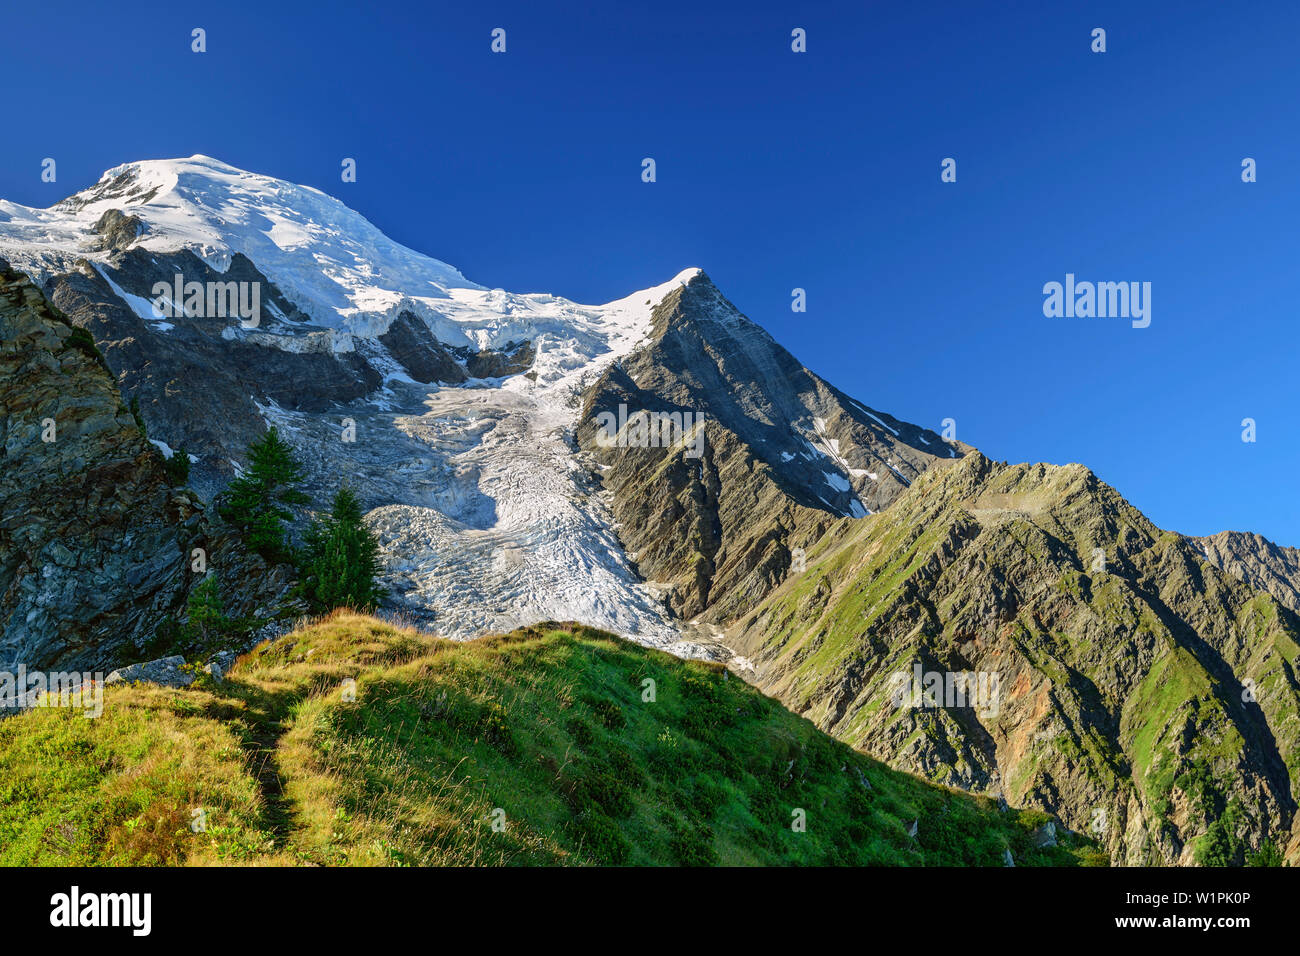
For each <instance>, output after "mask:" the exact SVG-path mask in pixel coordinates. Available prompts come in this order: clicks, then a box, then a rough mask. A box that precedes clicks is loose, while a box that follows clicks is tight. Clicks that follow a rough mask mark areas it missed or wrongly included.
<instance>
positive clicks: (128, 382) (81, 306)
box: [45, 249, 382, 499]
mask: <svg viewBox="0 0 1300 956" xmlns="http://www.w3.org/2000/svg"><path fill="white" fill-rule="evenodd" d="M178 274H179V275H182V276H184V278H185V280H186V281H194V282H202V283H207V282H223V283H224V282H248V283H254V282H255V283H259V285H260V296H261V304H262V309H263V318H262V321H261V323H260V324H259V327H258V329H256V330H252V331H250V332H248V333H246V334H244V336H243V337H242V338H241V339H238V340H230V339H229V338H226V337H223V333H224V335H225V336H229V334H230V333H229V332H227V331H226V330H227V329H228V328H229V327H230V326H231V324H232V320H231V319H230V318H221V317H202V318H198V317H186V316H181V317H176V318H167V319H165V320H153V319H151V318H142V317H141V316H140V315H138V314H137V313H136V311H134V310H133V309H131V308H129V307H128V305H127V303H126V302H125V301H124V300H123V298H122V296H121V295H119V294H118V291H117V289H114V288H113V287H112V285H110V283H109V280H110V279H111V280H112V282H113V283H114V284H116V285H117V287H118V289H120V290H122V291H123V292H125V293H127V294H128V295H135V296H139V297H140V299H142V300H149V301H151V300H152V298H153V295H152V291H153V288H154V284H155V283H157V282H165V283H168V284H171V283H172V282H173V281H174V277H175V276H176V275H178ZM45 291H46V293H47V295H48V296H49V297H50V300H51V301H52V302H53V303H54V304H55V305H56V306H57V307H58V308H59V309H60V310H61V311H62V312H64V313H65V314H66V315H67V316H68V318H69V320H70V321H71V322H72V323H73V324H74V325H76V326H79V327H82V328H85V329H87V330H88V331H89V332H90V333H91V334H92V335H93V336H94V338H95V341H96V342H97V343H99V347H100V349H101V351H102V352H103V354H104V357H105V360H106V361H107V363H108V366H109V368H110V369H112V370H113V372H114V374H115V375H116V377H117V379H118V384H119V387H120V388H121V390H122V393H123V394H124V395H126V396H128V397H131V398H136V399H138V400H139V402H140V412H141V415H142V417H143V418H144V420H145V422H146V424H147V425H148V428H149V437H151V438H156V439H158V440H160V441H163V442H166V443H167V444H168V445H169V446H171V447H172V448H178V447H180V446H181V445H185V446H186V450H187V451H188V453H189V454H190V455H192V456H195V457H197V458H198V461H197V462H196V463H195V464H194V466H193V468H192V470H191V474H190V485H191V487H193V488H194V489H195V490H196V491H198V492H199V493H200V494H201V495H202V496H203V497H205V498H209V499H210V498H211V496H212V495H213V494H215V493H216V491H218V490H219V489H220V488H221V487H223V486H224V485H225V483H226V482H227V481H229V480H230V478H232V477H234V466H233V464H232V460H233V461H238V460H241V459H242V456H243V452H244V449H245V448H247V447H248V445H249V444H250V443H251V442H252V441H254V440H255V439H257V438H258V437H259V436H260V435H261V433H262V432H263V431H264V430H265V424H264V422H263V420H262V417H261V415H260V414H259V413H258V409H257V406H256V404H255V403H261V404H263V405H266V404H269V403H272V402H274V403H275V404H278V405H280V406H281V407H283V408H290V409H303V410H307V411H323V410H325V409H327V408H329V407H331V406H332V405H333V404H334V403H337V402H345V401H349V400H351V399H353V398H357V397H360V396H362V395H364V394H366V393H368V392H370V391H372V390H373V389H375V388H377V387H378V386H379V385H380V383H381V381H382V379H381V377H380V375H379V373H378V372H376V371H375V370H374V369H373V368H372V367H371V366H370V365H369V364H368V363H367V362H366V361H365V360H364V358H363V357H362V356H360V355H358V354H357V353H355V352H343V353H335V352H334V351H333V349H332V348H331V342H330V340H329V333H328V332H321V333H319V335H318V336H317V338H318V339H319V345H317V344H316V342H315V340H313V339H311V338H309V339H308V344H307V345H306V346H304V347H302V350H301V351H292V352H291V351H286V350H283V349H280V348H274V347H268V345H265V344H263V341H265V340H264V339H262V338H259V337H261V336H265V337H267V338H268V339H269V338H271V337H273V336H274V335H275V333H276V332H277V330H278V329H279V328H280V327H282V326H284V325H288V324H292V325H294V327H295V328H301V327H302V326H303V321H302V320H305V316H302V314H301V313H299V312H297V311H296V310H295V309H294V308H293V306H292V305H291V304H290V303H289V302H288V300H286V299H285V298H284V297H283V296H282V295H280V294H279V292H278V291H277V290H276V289H275V287H274V285H272V284H271V283H270V282H269V281H268V280H267V279H266V278H265V277H264V276H262V275H261V273H260V272H258V271H257V270H256V268H255V267H254V266H253V265H252V264H251V263H250V262H249V261H248V260H247V259H245V258H244V257H243V256H238V255H237V256H235V257H234V259H233V261H232V262H231V266H230V269H229V270H228V271H227V272H225V273H217V272H215V271H214V270H212V269H210V268H209V267H208V266H207V264H205V263H204V262H203V261H202V260H200V259H199V258H197V257H196V256H194V255H193V254H192V253H190V252H188V251H186V252H180V253H176V254H173V255H160V254H152V253H147V252H143V251H141V250H138V249H136V250H130V251H128V252H126V253H125V254H123V255H121V256H119V257H117V258H115V260H114V265H113V266H103V267H100V268H95V267H92V266H90V265H88V264H85V263H83V264H82V265H81V267H80V268H79V269H78V270H77V271H73V272H68V273H64V274H61V275H57V276H55V277H53V278H52V279H50V280H49V282H47V284H46V289H45ZM272 310H275V312H278V313H279V314H280V315H282V316H285V318H284V319H278V318H272V316H273V315H274V314H275V312H273V311H272Z"/></svg>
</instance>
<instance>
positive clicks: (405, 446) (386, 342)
mask: <svg viewBox="0 0 1300 956" xmlns="http://www.w3.org/2000/svg"><path fill="white" fill-rule="evenodd" d="M0 258H3V259H7V260H8V261H9V262H10V263H11V264H12V265H13V266H14V267H15V268H18V269H20V270H22V271H25V272H27V273H28V274H29V275H30V276H32V277H33V279H34V280H35V281H36V282H37V283H39V284H40V285H41V286H42V289H43V291H44V292H45V294H46V295H47V296H48V298H49V299H50V300H51V301H52V302H53V303H54V304H55V305H56V306H58V307H59V308H60V309H62V310H63V311H64V312H65V313H66V314H67V315H68V316H69V317H70V318H71V319H72V321H73V322H74V324H77V325H80V326H83V327H85V328H87V329H88V330H89V331H90V332H91V333H92V335H93V336H94V338H95V340H96V342H97V343H98V345H99V347H100V349H101V350H102V351H103V353H104V355H105V357H106V359H107V362H108V364H109V367H110V368H111V369H112V371H113V372H114V373H115V374H116V375H117V377H118V382H119V386H120V387H121V389H122V391H123V394H124V395H125V396H127V397H129V398H135V399H138V400H139V404H140V410H141V414H142V415H143V418H144V421H145V422H146V424H147V425H148V427H149V435H150V438H151V439H153V440H154V441H155V444H156V445H158V447H160V448H161V449H163V450H164V452H165V453H170V452H171V451H172V450H174V449H178V448H181V447H182V446H184V447H185V449H186V451H187V453H188V454H190V455H191V456H192V458H193V460H194V466H193V470H192V473H191V484H192V486H193V487H194V488H195V489H196V490H198V491H199V492H200V493H201V494H203V495H204V496H206V497H209V498H210V497H211V496H212V495H214V494H216V493H217V492H218V491H219V490H220V488H221V487H222V486H223V485H224V483H225V482H226V481H227V480H229V478H230V477H232V476H233V475H234V474H237V473H238V471H239V468H240V461H241V456H242V454H243V452H244V449H245V448H246V447H247V445H248V443H249V442H250V441H251V440H252V439H253V438H255V437H256V436H257V435H258V434H260V432H261V431H262V430H263V429H264V428H265V427H266V426H267V424H275V425H277V426H279V427H280V428H281V430H282V431H283V432H284V433H285V434H286V435H287V436H288V437H289V440H290V441H291V442H292V443H293V444H294V445H295V446H296V447H297V449H298V451H299V453H300V456H301V457H302V459H303V460H304V461H305V462H306V464H307V467H308V471H309V486H310V487H309V490H310V491H312V492H314V493H315V497H316V498H317V500H322V501H323V500H325V499H326V498H327V497H328V495H329V494H330V493H331V492H332V491H333V490H334V489H335V488H336V487H337V486H338V485H339V483H340V482H342V481H344V480H346V481H347V482H348V483H349V484H351V485H352V486H353V487H354V488H356V489H357V490H358V492H359V493H360V494H361V495H362V498H363V501H364V502H365V504H366V505H367V507H368V509H369V521H370V522H371V524H372V526H373V527H374V528H375V530H376V531H377V532H378V534H379V536H380V538H381V541H382V543H383V546H384V552H385V559H386V568H387V575H386V578H387V580H386V584H387V585H388V586H389V588H390V590H391V593H392V595H393V599H392V600H393V605H394V609H396V610H399V611H402V612H404V613H406V614H408V615H410V616H412V617H415V618H417V619H420V620H423V621H425V622H427V623H429V625H430V626H432V627H434V628H436V629H437V630H438V631H440V632H441V633H444V634H447V635H448V636H459V637H468V636H472V635H475V634H478V633H482V632H484V631H488V630H500V629H508V628H511V627H515V626H518V625H521V624H530V623H533V622H536V621H537V620H542V619H576V620H580V621H583V622H585V623H588V624H592V625H596V626H599V627H604V628H607V629H610V630H614V631H617V632H619V633H622V634H625V635H627V636H631V637H635V638H638V639H640V640H643V641H645V642H647V643H653V644H657V645H671V644H678V645H679V646H678V648H677V649H678V650H681V651H684V652H697V653H700V652H704V651H703V649H702V648H698V647H697V648H694V649H691V648H687V647H683V646H681V645H680V644H679V642H680V641H681V640H682V637H683V634H684V632H685V631H686V630H689V629H688V628H684V626H683V621H682V617H683V616H691V615H693V614H694V613H696V612H698V611H699V610H700V609H702V608H703V607H704V606H707V605H708V604H709V601H707V600H704V601H703V602H701V601H699V600H695V599H688V600H682V599H681V598H680V596H678V597H674V594H675V592H678V591H680V590H681V589H682V588H683V587H684V586H685V587H686V588H687V590H692V589H694V588H695V587H696V585H694V584H684V582H683V581H681V580H679V578H680V574H679V573H678V571H679V569H678V568H676V564H677V563H678V558H680V556H681V555H680V554H679V553H678V552H684V553H694V552H696V551H701V552H703V553H706V554H708V555H709V560H710V561H711V562H723V563H725V562H726V560H727V556H728V554H729V552H730V551H731V550H736V549H740V550H744V551H746V552H747V553H748V551H749V550H751V547H750V546H751V544H752V542H751V541H750V531H751V530H752V529H750V528H749V527H748V524H747V522H746V521H742V520H739V519H740V517H741V516H742V515H743V514H744V512H745V510H746V509H745V496H746V495H751V494H757V492H756V491H755V490H754V489H753V488H750V487H748V486H742V485H737V486H736V488H737V492H736V494H737V496H738V497H737V499H736V505H735V507H736V508H737V509H738V510H737V511H736V512H735V514H731V513H727V514H725V515H719V514H711V515H710V516H709V517H708V520H707V521H706V522H705V524H707V525H709V529H708V531H707V535H706V537H708V539H709V540H708V541H707V543H701V542H700V541H697V540H696V537H698V534H697V532H700V529H701V527H702V526H700V527H695V529H694V530H692V525H690V524H689V523H686V524H683V525H682V526H681V527H680V528H677V529H673V528H671V527H649V526H647V524H646V522H645V521H644V520H643V519H644V517H645V516H644V515H641V516H640V517H637V512H636V510H635V508H633V509H629V508H628V506H627V505H628V502H627V500H626V495H627V494H628V493H629V492H630V491H631V489H632V488H633V487H636V485H637V483H636V482H632V483H629V482H628V480H627V474H626V468H625V467H621V466H620V463H621V462H630V461H638V462H640V464H642V465H644V464H646V461H645V460H644V458H645V455H646V454H649V455H650V456H651V457H652V458H656V459H658V458H664V459H665V460H666V459H670V458H673V457H674V456H675V455H677V453H678V452H680V451H681V449H680V448H679V449H677V450H674V449H672V448H660V447H650V448H640V449H638V448H632V449H623V448H613V449H610V448H594V447H593V446H592V444H591V442H590V440H587V441H586V442H585V443H584V448H585V450H580V448H579V442H578V435H579V432H580V431H581V430H582V429H583V428H584V427H585V426H589V425H590V420H591V418H592V416H594V415H595V414H597V413H598V411H599V410H601V409H602V408H604V407H605V404H608V402H609V401H611V400H613V399H615V398H617V397H619V396H622V397H624V398H628V399H630V400H633V401H635V402H636V403H639V404H638V407H639V408H642V409H650V408H652V407H659V406H660V405H663V404H664V403H665V402H667V403H669V404H673V405H674V406H675V407H685V408H688V409H690V408H694V409H696V410H698V412H699V413H700V414H702V415H703V416H704V417H705V422H704V425H703V429H704V435H705V436H706V437H707V438H708V440H709V441H710V442H713V441H714V440H715V438H716V440H718V441H720V442H721V443H722V445H721V446H720V447H725V448H726V449H727V450H728V451H729V453H730V452H733V451H735V450H736V449H739V450H740V452H741V453H742V456H743V457H745V458H746V459H747V460H751V459H752V460H753V461H756V462H761V463H762V465H763V469H764V474H767V475H770V476H771V478H772V484H771V488H767V487H766V486H765V487H764V490H763V495H764V496H765V497H771V503H773V504H774V505H775V506H776V507H775V510H774V511H771V512H770V513H769V514H768V515H767V517H769V518H770V517H772V516H773V515H776V514H780V513H784V511H783V509H786V508H787V507H788V508H794V509H796V510H797V512H798V513H799V514H800V515H813V516H814V517H815V518H816V521H817V522H824V521H829V520H832V519H835V518H838V517H841V516H844V517H863V516H865V515H867V514H868V513H870V512H871V511H873V510H875V509H876V508H878V507H880V506H882V505H883V504H885V503H887V502H888V501H889V500H891V499H892V497H893V496H894V495H896V494H897V493H898V492H899V491H900V490H901V489H902V488H903V487H905V485H906V482H907V481H909V480H910V478H911V477H913V476H915V475H916V474H918V473H919V472H920V471H921V470H923V469H924V468H925V467H927V465H928V462H929V461H930V460H932V459H934V458H936V457H951V456H952V455H954V454H956V453H957V452H956V451H955V450H953V448H951V447H950V446H948V445H946V444H945V443H943V442H942V440H941V439H940V438H939V436H937V435H935V434H934V433H933V432H929V431H927V430H924V429H918V428H916V427H915V426H911V425H907V424H906V423H902V422H899V421H897V420H895V419H892V417H890V416H886V415H884V413H877V412H873V411H871V410H869V409H867V408H866V407H865V406H863V405H861V404H859V403H856V402H852V401H851V400H849V399H847V398H846V397H845V396H842V395H841V394H840V393H838V392H836V391H835V390H834V389H833V388H831V387H830V386H828V385H827V384H826V383H824V382H822V381H821V380H820V379H818V378H817V377H816V376H814V375H812V373H810V372H808V371H807V370H806V369H804V368H803V367H802V366H801V365H799V364H798V362H797V361H796V360H794V358H793V357H792V356H790V354H789V353H788V352H786V351H785V350H784V349H782V348H781V347H780V346H779V345H777V344H776V343H775V342H774V341H772V339H771V337H770V336H768V335H767V334H766V333H765V332H763V331H762V330H761V329H759V328H758V327H757V326H755V325H754V324H753V323H751V322H750V321H749V320H748V319H746V318H745V317H744V316H743V315H741V314H740V312H739V311H737V310H736V309H735V307H734V306H732V305H731V304H730V303H729V302H727V301H726V299H725V298H724V297H723V296H722V295H721V293H720V292H718V291H717V289H716V288H715V287H714V286H713V284H712V283H711V282H710V281H709V280H708V278H707V277H706V276H704V275H703V274H702V273H701V272H700V271H699V270H698V269H689V270H686V271H684V272H682V273H680V274H679V275H677V276H675V277H673V278H672V279H669V280H668V281H667V282H662V283H659V284H656V285H651V286H650V287H649V288H646V289H643V290H641V291H638V292H635V293H633V294H631V295H629V296H626V297H625V298H622V299H620V300H617V301H614V302H609V303H605V304H602V305H583V304H579V303H575V302H572V301H569V300H567V299H564V298H561V297H559V296H555V295H551V294H515V293H510V292H506V291H504V290H501V289H491V288H487V287H485V286H483V285H479V284H477V283H475V282H472V281H470V280H468V279H466V278H465V277H464V276H463V275H462V274H461V273H460V272H459V271H458V270H456V269H455V268H454V267H452V266H450V265H448V264H446V263H444V262H441V261H439V260H436V259H432V258H430V257H428V256H425V255H422V254H420V253H418V252H414V251H412V250H410V249H407V248H405V247H403V246H401V245H399V244H397V243H395V242H393V241H392V240H390V239H388V238H387V237H385V236H384V235H383V234H382V233H380V232H379V230H377V229H376V228H375V227H374V226H373V225H372V224H370V223H369V222H367V221H366V220H365V218H364V217H362V216H361V215H359V214H358V213H356V212H354V211H352V210H350V209H348V208H347V207H346V206H344V205H343V204H341V203H340V202H338V201H337V200H335V199H333V198H331V197H329V196H326V195H325V194H323V193H321V192H320V191H318V190H315V189H311V188H309V187H304V186H296V185H293V184H290V183H286V182H283V181H280V180H277V179H273V178H270V177H267V176H262V175H257V174H253V173H248V172H244V171H242V170H239V169H236V168H234V167H231V166H228V165H226V164H224V163H221V162H219V161H217V160H214V159H211V158H208V157H204V156H193V157H190V158H189V159H178V160H157V161H147V162H137V163H129V164H126V165H123V166H119V167H116V168H114V169H111V170H109V171H108V172H106V173H105V174H104V175H103V177H102V178H101V179H100V181H99V182H98V183H97V184H95V185H94V186H92V187H90V188H89V189H86V190H84V191H82V192H79V193H77V194H75V195H74V196H72V197H70V198H68V199H66V200H64V201H63V202H60V203H58V204H57V205H55V206H53V207H51V208H49V209H44V210H37V209H29V208H27V207H23V206H18V205H15V204H13V203H8V202H0ZM177 276H180V277H182V278H183V281H184V282H185V283H190V282H197V283H200V284H202V285H206V286H209V287H210V286H211V285H213V284H226V283H245V284H254V285H256V286H257V288H258V290H259V293H258V294H259V300H260V303H261V310H260V316H258V318H257V319H256V320H255V321H253V322H248V321H241V318H240V317H239V316H238V315H233V314H212V312H211V309H208V310H204V309H203V308H202V304H203V303H202V299H201V297H200V299H199V300H197V305H196V306H192V305H191V303H190V302H189V300H188V299H186V301H185V302H173V300H175V299H180V298H182V296H181V295H179V294H178V295H173V296H170V297H167V296H164V297H163V299H161V300H160V299H159V297H158V296H157V289H158V287H159V284H160V283H161V284H162V285H163V286H165V287H168V288H170V287H171V284H172V283H173V282H174V281H175V280H176V277H177ZM160 304H161V305H163V306H174V307H175V308H173V309H172V310H171V311H168V312H166V313H165V314H164V312H161V311H160V309H159V306H160ZM890 422H892V424H890ZM623 452H626V454H623ZM716 461H717V459H716V456H715V454H714V453H713V452H709V453H708V454H707V455H705V456H704V460H703V462H701V463H697V464H698V465H699V466H700V467H703V468H705V469H708V468H710V467H713V466H714V464H716ZM654 471H655V469H654V468H653V467H651V468H649V469H648V470H647V471H646V472H645V474H646V475H651V474H653V473H654ZM697 471H698V468H697ZM602 472H606V473H608V478H609V479H610V480H609V481H602V479H601V474H602ZM701 474H703V472H701ZM683 487H684V486H683ZM729 487H730V485H729ZM678 490H679V491H680V490H681V488H678ZM636 495H637V498H638V499H639V500H643V501H650V500H654V499H655V498H656V493H655V492H654V491H653V490H652V489H645V488H643V489H640V490H639V491H638V492H637V493H636ZM673 510H674V509H673V508H672V507H669V508H667V510H666V511H664V513H662V514H660V515H659V516H658V517H657V518H656V521H658V522H665V523H668V524H669V525H671V523H672V521H673V520H674V517H673V513H672V512H673ZM706 510H707V509H706ZM817 516H820V517H817ZM697 517H698V516H697ZM629 520H635V521H637V525H638V526H636V527H620V522H624V523H626V522H627V521H629ZM697 524H698V522H697ZM804 524H805V525H806V524H807V522H806V521H805V522H804ZM793 527H794V525H793V524H791V528H789V529H787V531H790V530H793ZM768 531H769V532H771V534H766V536H765V538H764V540H768V539H771V540H770V541H769V546H768V551H769V552H770V553H768V555H767V557H766V558H765V560H764V562H763V567H764V568H765V569H766V570H765V571H764V574H765V575H767V577H769V578H770V577H771V576H772V575H777V574H779V573H780V570H781V568H783V567H784V566H785V565H786V564H788V562H789V558H790V545H789V544H788V543H787V542H785V540H784V537H783V536H782V535H778V534H777V533H776V531H774V530H773V529H771V528H768ZM647 535H649V536H651V537H655V536H663V537H664V541H666V542H667V544H666V545H664V546H665V547H668V548H669V549H670V550H671V551H672V552H673V555H675V557H673V556H670V557H669V558H668V559H666V560H665V559H664V555H662V554H658V555H657V556H656V555H651V554H646V555H637V558H638V560H641V561H643V562H644V567H642V568H640V569H639V568H638V566H637V563H636V562H635V561H634V560H633V559H632V558H631V557H630V556H629V554H628V552H627V550H626V548H627V546H628V542H629V541H631V540H637V541H643V540H644V539H645V538H646V537H647ZM773 535H776V537H777V538H780V540H779V541H776V538H773ZM772 541H776V543H775V544H773V543H772ZM640 548H641V545H640V544H638V549H640ZM772 548H775V549H776V550H775V551H772ZM774 561H775V564H774V563H773V562H774ZM214 562H215V563H216V564H217V566H218V567H219V565H220V556H214ZM741 564H743V565H745V566H746V569H747V571H748V570H752V568H750V567H749V561H748V559H746V560H745V561H742V562H741ZM646 573H649V574H650V575H651V576H652V577H659V578H660V579H661V580H660V581H659V583H655V581H653V580H651V581H646V580H643V579H642V577H641V575H642V574H646ZM712 577H713V575H712V573H711V575H710V579H711V580H712ZM723 578H725V575H719V576H717V580H718V582H721V581H722V580H723ZM768 583H769V584H770V581H769V582H768ZM706 590H707V589H706ZM714 593H715V596H716V595H717V594H720V593H721V589H720V588H716V589H714Z"/></svg>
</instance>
